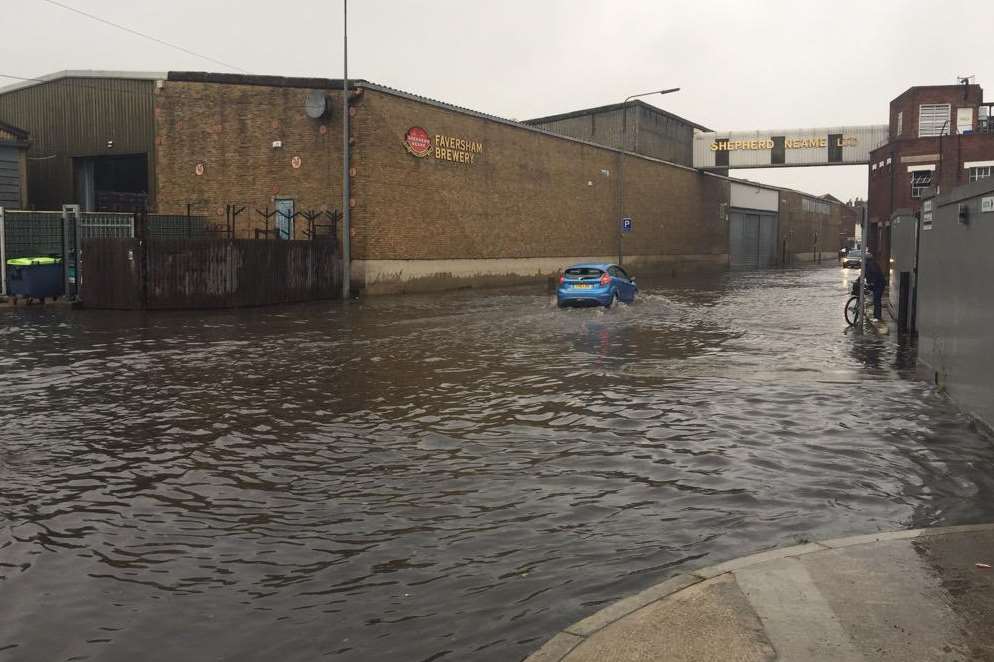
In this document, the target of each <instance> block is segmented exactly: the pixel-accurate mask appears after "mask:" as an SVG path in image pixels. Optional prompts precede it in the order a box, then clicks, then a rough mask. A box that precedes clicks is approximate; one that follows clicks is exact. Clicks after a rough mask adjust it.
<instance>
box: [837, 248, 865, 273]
mask: <svg viewBox="0 0 994 662" xmlns="http://www.w3.org/2000/svg"><path fill="white" fill-rule="evenodd" d="M862 266H863V251H861V250H859V249H854V250H851V251H849V252H848V253H846V256H845V257H844V258H842V267H843V268H844V269H859V268H860V267H862Z"/></svg>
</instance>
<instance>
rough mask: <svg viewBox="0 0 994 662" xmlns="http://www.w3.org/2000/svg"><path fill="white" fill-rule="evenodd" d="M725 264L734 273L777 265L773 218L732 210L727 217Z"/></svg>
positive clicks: (772, 215)
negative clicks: (728, 265)
mask: <svg viewBox="0 0 994 662" xmlns="http://www.w3.org/2000/svg"><path fill="white" fill-rule="evenodd" d="M728 260H729V264H730V266H731V267H732V268H734V269H765V268H767V267H772V266H774V265H775V264H776V261H777V216H776V214H763V213H759V212H753V211H745V210H733V211H731V212H729V215H728Z"/></svg>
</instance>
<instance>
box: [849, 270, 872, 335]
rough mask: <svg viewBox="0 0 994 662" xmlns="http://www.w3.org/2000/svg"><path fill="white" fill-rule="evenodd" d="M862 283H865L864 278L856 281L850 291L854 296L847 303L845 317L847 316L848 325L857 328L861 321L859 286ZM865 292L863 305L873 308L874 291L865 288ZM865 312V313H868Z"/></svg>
mask: <svg viewBox="0 0 994 662" xmlns="http://www.w3.org/2000/svg"><path fill="white" fill-rule="evenodd" d="M862 281H863V279H862V278H857V279H856V282H855V283H853V284H852V289H851V290H850V294H851V295H852V296H850V297H849V300H848V301H846V307H845V316H846V323H848V324H849V326H856V324H858V323H859V320H860V310H859V286H860V283H862ZM863 292H864V297H863V305H864V306H866V307H870V306H872V305H873V290H872V289H871V288H869V287H865V288H863ZM863 312H864V313H865V312H866V311H863Z"/></svg>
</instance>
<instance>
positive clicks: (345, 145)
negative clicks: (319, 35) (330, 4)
mask: <svg viewBox="0 0 994 662" xmlns="http://www.w3.org/2000/svg"><path fill="white" fill-rule="evenodd" d="M342 8H343V11H344V13H343V20H342V45H343V47H344V49H345V53H344V55H343V57H342V62H343V65H344V73H343V74H342V300H343V301H348V300H349V296H350V295H351V294H352V264H351V260H352V245H351V244H352V241H351V236H350V235H351V221H352V218H351V216H352V215H351V213H350V210H349V191H350V188H351V181H349V161H350V159H349V0H342Z"/></svg>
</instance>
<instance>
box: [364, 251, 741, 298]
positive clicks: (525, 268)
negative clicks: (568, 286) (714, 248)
mask: <svg viewBox="0 0 994 662" xmlns="http://www.w3.org/2000/svg"><path fill="white" fill-rule="evenodd" d="M616 261H617V256H616V255H615V256H604V255H595V256H586V257H536V258H497V259H485V260H354V261H353V262H352V284H353V288H354V289H359V290H361V291H362V292H363V294H368V295H376V294H398V293H402V292H435V291H441V290H453V289H461V288H476V287H499V286H508V285H520V284H527V283H536V282H541V281H542V280H545V279H547V278H549V277H550V276H553V275H555V274H557V273H559V270H560V269H562V268H563V267H565V266H568V265H570V264H576V263H579V262H608V263H613V262H616ZM624 264H625V266H626V267H628V266H631V267H632V268H633V269H639V268H642V267H645V268H650V267H676V266H678V265H679V266H685V267H688V268H692V267H700V266H710V267H725V266H727V265H728V255H727V254H725V253H720V254H715V255H632V256H630V257H626V258H625V259H624ZM636 275H637V274H636Z"/></svg>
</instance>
